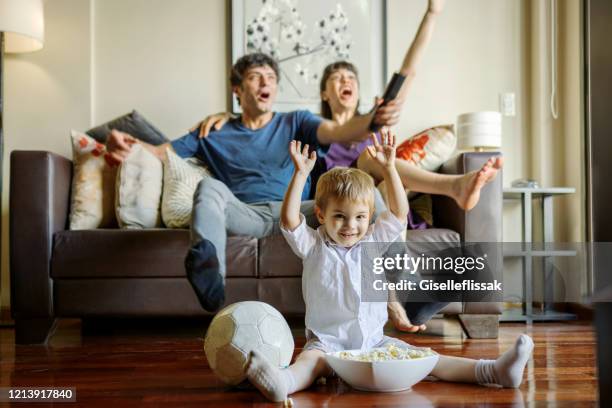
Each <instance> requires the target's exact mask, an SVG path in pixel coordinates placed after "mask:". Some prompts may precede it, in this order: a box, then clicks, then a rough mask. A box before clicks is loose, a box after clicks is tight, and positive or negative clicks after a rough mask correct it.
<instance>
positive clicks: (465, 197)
mask: <svg viewBox="0 0 612 408" xmlns="http://www.w3.org/2000/svg"><path fill="white" fill-rule="evenodd" d="M444 2H445V0H429V6H428V10H427V12H426V14H425V16H424V17H423V20H422V21H421V24H420V26H419V29H418V31H417V34H416V37H415V39H414V40H413V42H412V44H411V46H410V48H409V49H408V52H407V53H406V56H405V58H404V61H403V63H402V67H401V69H400V73H401V74H402V75H404V76H405V77H406V79H405V81H404V84H403V86H402V89H401V90H400V92H399V95H398V97H397V99H399V100H400V101H402V102H403V101H404V99H405V98H406V95H407V93H408V90H409V89H410V85H411V84H412V82H413V80H414V78H415V73H416V66H417V65H418V63H419V61H420V59H421V57H422V54H423V52H424V50H425V48H426V46H427V44H428V43H429V41H430V39H431V36H432V33H433V29H434V25H435V20H436V18H437V16H438V15H439V14H440V12H441V11H442V9H443V7H444ZM320 95H321V116H322V117H324V118H326V119H331V120H334V121H336V122H338V123H339V124H343V123H345V122H347V121H349V120H350V119H351V118H352V117H353V116H354V115H357V114H359V113H358V107H359V77H358V71H357V68H356V67H355V66H354V65H353V64H351V63H349V62H346V61H339V62H335V63H333V64H330V65H328V66H327V67H326V68H325V69H324V71H323V75H322V77H321V83H320ZM229 118H230V116H229V114H227V113H221V114H217V115H212V116H209V117H207V118H206V119H205V120H204V121H203V122H202V123H201V124H200V125H199V126H200V136H201V137H206V136H207V135H208V133H209V131H210V130H211V129H212V128H213V127H214V128H215V129H220V128H221V127H222V126H223V125H224V124H225V122H227V120H228V119H229ZM370 144H371V141H370V139H368V140H366V141H363V142H355V143H350V144H340V143H334V144H332V145H331V146H330V147H329V150H328V151H327V153H326V154H325V156H324V157H321V158H320V159H319V161H318V163H317V170H316V171H315V172H313V177H317V175H320V174H322V173H324V172H325V171H327V170H329V169H331V168H334V167H336V166H353V167H358V168H360V169H362V170H364V171H366V172H367V173H368V174H370V175H371V176H372V177H373V178H374V179H375V180H376V181H377V182H381V181H382V179H383V175H382V174H380V170H379V168H378V167H377V166H375V165H374V163H373V162H372V159H371V157H370V156H369V155H368V154H367V152H366V147H367V146H368V145H370ZM502 164H503V163H502V159H501V158H496V159H493V158H492V159H489V160H488V161H487V162H486V163H485V164H484V165H483V166H482V168H481V169H480V170H478V171H473V172H470V173H468V174H465V175H445V174H438V173H434V172H430V171H426V170H423V169H420V168H418V167H416V166H414V165H413V164H411V163H410V162H408V161H405V160H400V159H398V160H396V167H397V170H398V172H399V174H400V178H401V180H402V183H403V185H404V187H405V188H406V189H407V190H410V191H418V192H421V193H428V194H440V195H446V196H449V197H451V198H453V199H454V200H455V201H456V202H457V204H458V205H459V207H461V208H463V209H465V210H470V209H472V208H473V207H474V206H475V205H476V204H477V203H478V199H479V198H480V190H481V189H482V187H483V186H484V185H486V184H487V183H488V182H490V181H492V180H493V179H494V178H495V176H496V175H497V171H498V170H499V169H500V168H501V167H502ZM312 184H313V186H314V185H316V183H315V182H314V181H313V183H312ZM383 189H384V186H383ZM409 221H410V223H411V224H412V226H413V227H414V224H413V223H412V220H411V219H409ZM445 305H446V304H445V303H410V302H409V303H406V304H405V306H406V309H404V307H402V305H401V304H400V303H398V302H389V307H388V310H389V317H390V319H391V320H392V322H393V324H394V326H395V327H396V328H397V329H399V330H403V331H408V332H416V331H419V330H425V328H426V326H425V322H427V321H428V320H429V319H430V318H431V317H432V316H433V315H434V314H435V313H437V312H438V311H439V310H440V309H441V308H442V307H444V306H445ZM406 312H408V313H406Z"/></svg>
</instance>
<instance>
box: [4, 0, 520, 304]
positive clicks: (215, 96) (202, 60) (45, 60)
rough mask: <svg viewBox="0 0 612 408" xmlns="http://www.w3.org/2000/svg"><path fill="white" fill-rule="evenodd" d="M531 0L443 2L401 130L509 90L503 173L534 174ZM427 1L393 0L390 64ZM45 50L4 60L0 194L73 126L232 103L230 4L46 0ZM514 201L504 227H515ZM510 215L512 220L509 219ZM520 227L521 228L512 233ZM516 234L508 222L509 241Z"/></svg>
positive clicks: (181, 119)
mask: <svg viewBox="0 0 612 408" xmlns="http://www.w3.org/2000/svg"><path fill="white" fill-rule="evenodd" d="M527 4H528V2H527V0H496V1H490V0H461V1H448V2H447V9H446V10H445V12H444V14H443V15H441V16H440V18H439V22H438V25H437V28H436V32H435V34H434V37H433V39H432V43H431V46H430V47H429V49H428V50H427V52H426V54H425V57H424V61H423V64H422V66H421V69H420V70H419V72H418V73H417V80H416V81H415V83H414V88H413V89H412V91H411V93H410V96H409V99H408V101H407V104H406V109H405V111H404V114H403V116H402V120H401V122H400V124H399V125H398V133H399V134H400V135H401V137H407V136H409V135H411V134H413V133H415V132H417V131H419V130H422V129H424V128H426V127H429V126H432V125H434V124H439V123H450V122H453V121H454V120H455V118H456V116H457V115H458V114H460V113H464V112H469V111H478V110H497V109H498V97H499V93H500V92H508V91H511V92H514V93H515V94H516V97H517V116H516V117H514V118H504V135H503V147H502V150H503V152H504V155H505V157H506V162H505V166H504V175H505V180H504V184H505V185H508V184H509V181H510V180H513V179H515V178H519V177H527V176H529V172H530V167H529V166H530V165H529V163H530V154H529V147H528V146H529V138H528V136H529V135H528V132H527V131H526V129H527V120H526V118H527V116H528V108H529V106H528V103H527V100H528V98H527V97H526V90H527V89H528V83H527V82H526V81H527V76H526V75H524V73H525V71H526V70H527V69H528V65H527V63H528V54H527V51H526V47H525V42H526V40H525V36H526V33H525V31H526V30H525V29H524V27H523V23H522V22H523V21H524V19H525V9H526V8H527ZM426 5H427V1H426V0H412V1H405V0H388V24H387V35H388V41H389V43H388V50H389V52H388V66H389V67H390V68H391V69H396V68H397V67H399V64H400V63H401V60H402V58H403V56H404V53H405V51H406V48H407V47H408V45H409V43H410V41H411V40H412V38H413V36H414V33H415V31H416V29H417V26H418V23H419V21H420V19H421V17H422V15H423V13H424V11H425V9H426ZM45 7H46V15H45V18H46V40H45V48H44V49H43V50H42V51H40V52H38V53H34V54H29V55H24V56H11V57H8V58H7V63H6V73H5V79H6V88H5V96H6V111H5V113H6V122H5V126H6V127H5V132H6V152H7V154H6V156H5V159H6V160H5V164H4V175H5V177H4V180H5V186H7V187H6V188H5V190H7V189H8V155H9V154H10V151H11V150H14V149H44V150H50V151H53V152H56V153H58V154H62V155H65V156H68V157H69V156H70V146H69V140H68V132H69V130H70V129H71V128H76V129H86V128H88V127H89V126H91V125H93V124H98V123H100V122H103V121H106V120H108V119H110V118H112V117H115V116H117V115H120V114H122V113H125V112H126V111H129V110H131V109H133V108H136V109H138V110H140V111H141V112H142V113H143V114H144V115H145V116H146V117H148V118H149V119H150V120H151V121H152V122H153V123H155V124H156V125H157V126H158V127H159V128H160V129H161V130H162V131H163V132H164V133H166V134H167V135H168V136H169V137H170V138H174V137H177V136H179V135H181V134H182V133H183V132H184V131H185V130H186V129H187V128H189V127H190V126H192V125H193V124H194V123H195V122H196V121H197V120H198V119H200V118H202V117H203V116H205V115H206V114H208V113H211V112H217V111H222V110H225V109H226V108H227V105H228V100H227V91H226V83H227V72H228V62H227V55H228V50H227V49H226V45H227V44H228V43H229V41H228V40H229V39H228V38H227V26H226V25H227V21H228V16H227V10H228V2H227V1H225V0H205V1H202V0H175V1H172V2H170V1H165V0H48V1H47V2H46V6H45ZM7 205H8V201H7V191H5V193H4V207H3V214H4V221H5V222H4V225H3V230H4V239H3V255H4V256H3V269H2V270H3V273H2V305H5V306H6V305H8V303H9V293H8V268H7V238H6V230H7V227H6V226H7V222H6V221H7V218H6V215H7ZM517 214H518V215H520V213H517V210H516V208H509V209H508V210H507V211H506V213H505V215H504V217H505V224H506V225H509V224H512V223H516V220H517V219H516V218H515V217H516V216H517ZM506 218H507V219H506ZM513 234H514V235H513ZM518 237H520V235H518V236H517V235H516V231H514V230H509V231H506V233H505V238H506V239H507V240H517V239H518Z"/></svg>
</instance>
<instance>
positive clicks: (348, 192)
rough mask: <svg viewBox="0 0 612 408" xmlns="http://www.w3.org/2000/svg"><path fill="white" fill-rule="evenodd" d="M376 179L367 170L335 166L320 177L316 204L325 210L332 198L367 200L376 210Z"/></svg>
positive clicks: (371, 208)
mask: <svg viewBox="0 0 612 408" xmlns="http://www.w3.org/2000/svg"><path fill="white" fill-rule="evenodd" d="M374 188H375V186H374V179H373V178H372V177H371V176H370V175H369V174H367V173H366V172H364V171H362V170H359V169H356V168H349V167H335V168H333V169H331V170H329V171H327V172H326V173H323V175H322V176H321V177H320V178H319V181H317V190H316V192H315V204H316V205H317V206H318V207H319V208H320V209H321V210H324V209H325V206H326V205H327V202H328V201H329V199H330V198H335V199H339V200H349V201H361V202H365V203H366V204H367V205H368V206H369V207H370V211H372V212H373V211H374Z"/></svg>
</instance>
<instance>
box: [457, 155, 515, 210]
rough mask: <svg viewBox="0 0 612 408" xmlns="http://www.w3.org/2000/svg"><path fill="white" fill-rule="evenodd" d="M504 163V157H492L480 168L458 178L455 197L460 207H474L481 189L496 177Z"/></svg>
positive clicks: (467, 208)
mask: <svg viewBox="0 0 612 408" xmlns="http://www.w3.org/2000/svg"><path fill="white" fill-rule="evenodd" d="M503 165H504V159H503V158H502V157H491V158H490V159H489V160H487V162H486V163H485V164H484V165H483V166H482V167H481V169H480V170H474V171H472V172H469V173H468V174H466V175H464V176H463V177H460V178H458V179H457V182H456V183H455V194H454V197H453V198H454V199H455V201H457V204H459V207H461V208H463V209H464V210H466V211H469V210H471V209H472V208H474V207H475V206H476V204H478V200H479V199H480V189H482V188H483V187H484V186H485V185H486V184H487V183H489V182H491V181H493V180H494V179H495V177H496V176H497V172H498V171H499V169H501V168H502V166H503Z"/></svg>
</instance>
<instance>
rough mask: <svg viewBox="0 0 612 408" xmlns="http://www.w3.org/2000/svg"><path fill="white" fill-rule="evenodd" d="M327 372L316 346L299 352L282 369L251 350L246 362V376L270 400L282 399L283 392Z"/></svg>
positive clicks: (283, 397)
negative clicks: (295, 357) (293, 360)
mask: <svg viewBox="0 0 612 408" xmlns="http://www.w3.org/2000/svg"><path fill="white" fill-rule="evenodd" d="M329 374H331V368H330V367H329V365H328V364H327V362H326V361H325V353H323V352H322V351H320V350H306V351H304V352H302V353H301V354H300V355H299V356H298V358H297V359H296V361H295V363H293V364H292V365H291V366H289V367H288V368H286V369H281V368H278V367H275V366H274V365H272V364H270V362H268V360H267V359H266V358H265V357H264V356H263V354H261V353H259V352H257V351H252V352H251V356H250V359H249V363H248V366H247V378H248V379H249V381H250V382H251V384H253V385H254V386H255V387H256V388H257V389H258V390H259V391H261V393H262V394H263V395H264V396H265V397H266V398H268V399H269V400H271V401H276V402H278V401H284V400H285V399H287V395H289V394H292V393H294V392H296V391H300V390H303V389H305V388H308V387H309V386H310V385H311V384H312V383H313V382H314V381H315V380H316V379H317V378H318V377H320V376H325V375H329Z"/></svg>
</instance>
